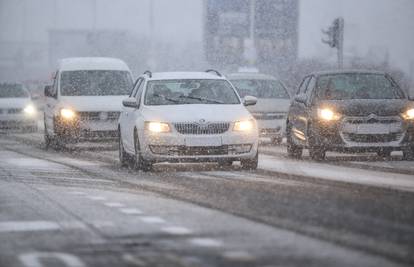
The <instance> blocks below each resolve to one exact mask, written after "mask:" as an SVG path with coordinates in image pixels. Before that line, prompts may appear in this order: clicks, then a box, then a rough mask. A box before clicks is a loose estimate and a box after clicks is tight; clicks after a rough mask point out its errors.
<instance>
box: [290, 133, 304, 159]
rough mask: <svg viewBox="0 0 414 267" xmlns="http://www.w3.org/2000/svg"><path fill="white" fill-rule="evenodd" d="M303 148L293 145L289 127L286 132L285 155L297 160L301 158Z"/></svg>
mask: <svg viewBox="0 0 414 267" xmlns="http://www.w3.org/2000/svg"><path fill="white" fill-rule="evenodd" d="M302 153H303V148H302V147H300V146H298V145H296V144H295V143H293V140H292V134H291V131H290V127H289V128H288V131H287V155H288V157H290V158H295V159H299V158H301V157H302Z"/></svg>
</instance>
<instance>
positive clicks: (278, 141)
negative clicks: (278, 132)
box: [270, 136, 283, 145]
mask: <svg viewBox="0 0 414 267" xmlns="http://www.w3.org/2000/svg"><path fill="white" fill-rule="evenodd" d="M282 140H283V138H282V137H280V136H279V137H272V138H271V139H270V143H271V144H272V145H280V144H281V143H282Z"/></svg>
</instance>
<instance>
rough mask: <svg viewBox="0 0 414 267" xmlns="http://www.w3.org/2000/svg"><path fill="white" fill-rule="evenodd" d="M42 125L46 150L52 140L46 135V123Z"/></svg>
mask: <svg viewBox="0 0 414 267" xmlns="http://www.w3.org/2000/svg"><path fill="white" fill-rule="evenodd" d="M44 125H45V126H44V129H45V130H44V138H45V148H46V149H48V148H49V147H50V144H51V143H52V138H51V137H50V136H49V134H48V133H47V128H46V123H44Z"/></svg>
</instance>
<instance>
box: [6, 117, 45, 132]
mask: <svg viewBox="0 0 414 267" xmlns="http://www.w3.org/2000/svg"><path fill="white" fill-rule="evenodd" d="M28 127H31V128H35V127H37V119H36V117H35V116H27V115H24V114H16V115H6V116H4V115H0V129H3V130H12V129H22V128H28Z"/></svg>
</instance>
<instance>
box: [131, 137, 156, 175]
mask: <svg viewBox="0 0 414 267" xmlns="http://www.w3.org/2000/svg"><path fill="white" fill-rule="evenodd" d="M134 147H135V156H134V169H135V170H142V171H144V172H148V171H151V170H152V163H151V162H150V161H147V160H145V159H144V158H143V157H142V155H141V149H140V143H139V138H138V134H137V132H136V131H135V132H134Z"/></svg>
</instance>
